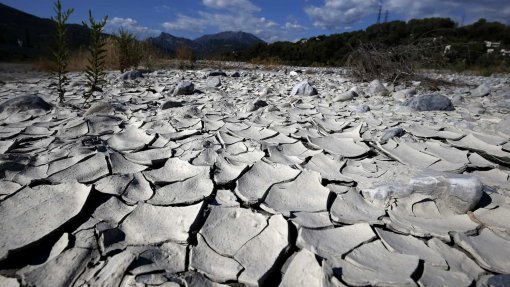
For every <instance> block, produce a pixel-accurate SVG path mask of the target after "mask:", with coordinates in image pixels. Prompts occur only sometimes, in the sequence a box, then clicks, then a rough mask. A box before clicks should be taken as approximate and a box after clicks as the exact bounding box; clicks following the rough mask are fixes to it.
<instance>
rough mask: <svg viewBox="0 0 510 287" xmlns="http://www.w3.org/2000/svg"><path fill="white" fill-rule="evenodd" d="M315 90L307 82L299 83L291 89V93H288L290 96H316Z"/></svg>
mask: <svg viewBox="0 0 510 287" xmlns="http://www.w3.org/2000/svg"><path fill="white" fill-rule="evenodd" d="M317 94H318V92H317V89H316V88H315V87H313V86H312V84H310V82H308V81H303V82H300V83H299V84H297V85H295V86H294V87H293V88H292V91H291V92H290V95H291V96H305V97H308V96H314V95H317Z"/></svg>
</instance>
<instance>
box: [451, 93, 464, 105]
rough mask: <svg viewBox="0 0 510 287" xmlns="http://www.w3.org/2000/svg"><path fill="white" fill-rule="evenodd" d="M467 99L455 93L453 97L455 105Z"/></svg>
mask: <svg viewBox="0 0 510 287" xmlns="http://www.w3.org/2000/svg"><path fill="white" fill-rule="evenodd" d="M465 101H466V100H464V97H463V96H461V95H455V96H453V97H452V104H453V105H454V106H458V105H460V104H462V103H464V102H465Z"/></svg>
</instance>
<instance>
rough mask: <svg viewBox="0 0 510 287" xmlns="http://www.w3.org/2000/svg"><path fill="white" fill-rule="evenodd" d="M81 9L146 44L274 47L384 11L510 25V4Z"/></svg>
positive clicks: (111, 2) (490, 0)
mask: <svg viewBox="0 0 510 287" xmlns="http://www.w3.org/2000/svg"><path fill="white" fill-rule="evenodd" d="M52 2H53V0H0V3H3V4H6V5H9V6H12V7H15V8H17V9H20V10H23V11H26V12H29V13H31V14H34V15H37V16H40V17H50V16H51V15H52V14H53V11H52ZM62 3H63V5H64V7H73V8H75V13H74V14H73V16H72V18H71V22H74V23H80V22H81V21H82V20H84V19H86V17H87V13H88V9H92V11H93V13H94V14H95V15H97V16H98V17H99V16H101V15H109V22H108V30H109V31H110V32H113V31H117V30H118V29H119V28H120V27H124V28H126V29H128V30H131V31H133V32H135V33H136V34H137V35H139V37H140V38H143V37H147V36H152V35H157V34H159V33H160V32H167V33H170V34H173V35H176V36H182V37H187V38H196V37H198V36H201V35H203V34H208V33H216V32H220V31H228V30H232V31H239V30H242V31H245V32H250V33H253V34H255V35H257V36H258V37H260V38H262V39H263V40H266V41H268V42H273V41H279V40H289V41H295V40H298V39H300V38H306V37H310V36H314V35H322V34H333V33H339V32H344V31H351V30H358V29H363V28H365V27H367V26H369V25H371V24H373V23H375V21H376V19H377V13H378V9H379V5H382V7H383V13H382V14H383V16H382V18H383V19H384V14H385V13H384V11H386V10H388V19H389V20H408V19H411V18H423V17H434V16H440V17H450V18H452V19H454V20H455V21H456V22H461V21H462V19H463V18H464V19H465V20H464V23H465V24H469V23H472V22H473V21H475V20H477V19H479V18H486V19H489V20H497V21H501V22H505V23H507V24H510V0H145V1H140V0H86V1H84V0H62Z"/></svg>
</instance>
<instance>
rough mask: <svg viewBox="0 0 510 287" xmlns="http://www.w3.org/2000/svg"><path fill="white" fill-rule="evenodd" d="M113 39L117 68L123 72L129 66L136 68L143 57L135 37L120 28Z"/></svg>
mask: <svg viewBox="0 0 510 287" xmlns="http://www.w3.org/2000/svg"><path fill="white" fill-rule="evenodd" d="M115 40H116V48H117V55H118V67H119V70H120V71H121V72H124V71H126V70H127V69H129V68H137V67H138V65H139V64H140V62H141V60H142V58H143V51H142V47H141V45H140V43H139V42H138V41H137V40H136V37H135V36H134V35H133V34H132V33H130V32H129V31H127V30H124V29H122V28H121V29H120V30H119V34H118V35H117V37H116V38H115Z"/></svg>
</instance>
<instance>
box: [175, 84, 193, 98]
mask: <svg viewBox="0 0 510 287" xmlns="http://www.w3.org/2000/svg"><path fill="white" fill-rule="evenodd" d="M194 91H195V85H193V83H191V82H188V81H183V82H180V83H179V84H177V86H176V87H175V89H174V93H173V95H174V96H178V95H191V94H193V92H194Z"/></svg>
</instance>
